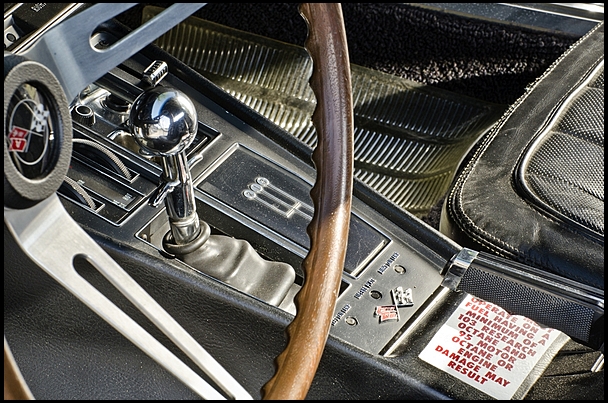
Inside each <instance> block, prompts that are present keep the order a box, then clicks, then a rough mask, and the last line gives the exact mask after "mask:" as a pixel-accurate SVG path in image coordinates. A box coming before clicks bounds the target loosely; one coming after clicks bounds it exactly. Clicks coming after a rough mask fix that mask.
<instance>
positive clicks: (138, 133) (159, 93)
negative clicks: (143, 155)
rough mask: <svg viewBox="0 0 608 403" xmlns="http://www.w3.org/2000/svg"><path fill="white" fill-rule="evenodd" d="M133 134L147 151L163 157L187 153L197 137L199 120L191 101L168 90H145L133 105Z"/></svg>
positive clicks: (131, 117) (170, 89)
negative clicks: (187, 149) (186, 150)
mask: <svg viewBox="0 0 608 403" xmlns="http://www.w3.org/2000/svg"><path fill="white" fill-rule="evenodd" d="M129 122H130V126H131V133H133V136H135V140H136V141H137V143H138V144H139V145H140V147H142V148H143V149H144V151H146V152H148V153H150V154H153V155H160V156H167V155H176V154H179V153H180V152H182V151H184V150H185V149H186V148H188V146H190V144H192V141H194V137H195V136H196V130H197V127H198V120H197V117H196V109H195V108H194V105H193V104H192V101H190V99H189V98H188V97H187V96H186V95H185V94H183V93H182V92H180V91H178V90H176V89H173V88H167V87H155V88H152V89H149V90H147V91H144V92H143V93H142V94H141V95H139V96H138V97H137V98H136V99H135V101H134V102H133V106H132V108H131V114H130V116H129Z"/></svg>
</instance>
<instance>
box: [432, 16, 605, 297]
mask: <svg viewBox="0 0 608 403" xmlns="http://www.w3.org/2000/svg"><path fill="white" fill-rule="evenodd" d="M603 62H604V24H603V23H600V24H598V26H596V27H595V28H594V29H593V30H592V31H591V32H590V33H589V34H587V35H586V36H584V37H583V38H581V40H579V41H578V42H577V43H576V44H574V45H573V46H572V47H571V48H570V49H569V50H568V51H567V52H565V53H564V55H563V56H562V57H560V59H558V60H557V61H556V62H555V63H554V64H553V65H552V66H551V67H550V68H549V69H548V70H547V72H545V74H543V75H542V76H541V77H540V78H539V79H538V80H537V81H536V82H535V83H534V84H533V85H532V86H530V88H529V89H528V90H527V91H526V93H525V94H524V95H523V96H522V97H521V98H520V99H519V100H518V101H517V102H516V103H515V104H514V105H513V106H512V107H511V108H509V110H508V111H507V113H506V114H505V115H504V116H503V117H502V118H501V119H500V120H499V122H498V123H497V124H496V125H495V126H494V128H493V129H492V130H491V131H490V132H489V133H488V134H487V135H486V136H485V137H484V139H483V140H482V142H481V143H480V145H479V147H478V148H477V149H476V151H475V152H474V153H473V154H472V156H471V157H470V158H469V159H468V160H467V161H465V163H464V165H463V169H462V171H461V173H460V174H459V176H458V177H457V178H456V179H455V181H454V183H453V186H452V189H451V191H450V193H449V195H448V197H447V198H446V202H445V204H444V208H443V211H442V217H441V222H440V230H441V232H443V233H444V234H446V235H448V236H449V237H450V238H452V239H454V240H456V241H457V242H459V243H460V244H461V245H463V246H468V247H471V248H477V249H481V250H486V251H489V252H492V253H495V254H498V255H501V256H505V257H508V258H511V259H514V260H517V261H519V262H523V263H526V264H529V265H531V266H535V267H538V268H541V269H544V270H547V271H549V272H551V273H554V274H558V275H561V276H564V277H567V278H570V279H572V280H576V281H579V282H581V283H584V284H587V285H591V286H594V287H597V288H600V289H604V68H603Z"/></svg>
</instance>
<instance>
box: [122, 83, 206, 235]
mask: <svg viewBox="0 0 608 403" xmlns="http://www.w3.org/2000/svg"><path fill="white" fill-rule="evenodd" d="M129 125H130V129H131V133H132V134H133V136H134V137H135V141H136V142H137V143H138V144H139V146H140V147H141V148H142V150H143V151H144V152H145V153H146V154H152V155H156V156H160V157H161V158H160V160H161V165H162V169H163V178H162V182H163V183H161V186H160V187H159V189H158V191H157V192H155V193H154V194H153V196H152V197H151V198H150V204H152V205H153V206H155V207H156V206H157V205H159V204H160V203H161V202H162V201H163V200H164V201H165V206H166V207H167V215H168V216H169V226H170V228H171V234H172V236H173V241H174V242H175V243H176V244H177V245H185V244H188V243H190V242H192V241H194V240H196V239H197V238H198V236H199V234H200V232H201V231H200V222H199V221H200V220H199V218H198V215H197V214H196V204H195V200H194V189H193V186H192V177H191V174H190V170H189V168H188V159H187V157H186V149H187V148H188V146H190V144H192V141H194V138H195V137H196V131H197V127H198V119H197V115H196V109H195V108H194V105H193V104H192V101H190V99H189V98H188V97H187V96H186V95H185V94H183V93H182V92H180V91H178V90H176V89H173V88H167V87H154V88H151V89H148V90H146V91H144V92H143V93H142V94H140V95H139V96H138V97H137V98H136V99H135V101H134V102H133V106H132V107H131V112H130V115H129Z"/></svg>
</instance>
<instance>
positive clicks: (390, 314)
mask: <svg viewBox="0 0 608 403" xmlns="http://www.w3.org/2000/svg"><path fill="white" fill-rule="evenodd" d="M374 316H378V317H379V318H380V319H379V320H380V323H382V322H387V321H399V309H398V308H397V306H396V305H382V306H377V307H376V310H375V311H374Z"/></svg>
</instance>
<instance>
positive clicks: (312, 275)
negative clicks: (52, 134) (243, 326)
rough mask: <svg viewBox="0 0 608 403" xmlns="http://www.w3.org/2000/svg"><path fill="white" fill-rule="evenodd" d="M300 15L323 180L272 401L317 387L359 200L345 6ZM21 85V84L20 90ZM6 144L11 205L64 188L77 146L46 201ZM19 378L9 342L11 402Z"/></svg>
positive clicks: (320, 6) (307, 8)
mask: <svg viewBox="0 0 608 403" xmlns="http://www.w3.org/2000/svg"><path fill="white" fill-rule="evenodd" d="M300 12H301V14H302V16H303V17H304V18H305V19H306V20H307V22H308V26H309V35H308V39H307V41H306V45H305V46H306V48H307V50H308V51H309V53H310V55H311V57H312V59H313V73H312V76H311V79H310V84H311V87H312V89H313V91H314V93H315V95H316V98H317V107H316V109H315V112H314V114H313V117H312V119H313V123H314V126H315V128H316V132H317V138H318V141H317V146H316V148H315V150H314V152H313V157H312V158H313V162H314V164H315V167H316V170H317V179H316V182H315V185H314V187H313V188H312V191H311V197H312V199H313V204H314V215H313V218H312V221H311V223H310V225H309V226H308V228H307V232H308V235H309V237H310V241H311V242H310V250H309V253H308V255H307V256H306V258H305V259H304V262H303V270H304V274H305V281H304V284H303V286H302V289H301V290H300V292H299V293H298V294H297V296H296V299H295V304H296V308H297V314H296V316H295V318H294V320H293V322H292V323H291V324H290V325H289V326H288V328H287V334H288V337H289V340H288V343H287V346H286V348H285V350H284V351H283V353H281V354H280V355H279V356H278V357H277V360H276V363H277V370H276V373H275V375H274V376H273V377H272V379H270V380H269V381H268V383H267V384H266V385H265V386H264V390H263V392H264V398H266V399H303V398H305V397H306V394H307V392H308V389H309V388H310V385H311V383H312V380H313V378H314V375H315V373H316V370H317V368H318V365H319V362H320V359H321V355H322V353H323V349H324V347H325V343H326V341H327V337H328V334H329V327H330V323H331V318H332V315H333V312H334V308H335V303H336V299H337V297H338V290H339V285H340V280H341V273H342V270H343V267H344V259H345V255H346V247H347V239H348V229H349V223H350V211H351V201H352V183H353V111H352V94H351V80H350V64H349V58H348V49H347V45H346V34H345V29H344V21H343V16H342V9H341V6H340V4H339V3H305V4H302V5H301V7H300ZM21 70H23V68H21ZM51 75H52V74H51ZM51 78H52V77H51ZM17 81H18V80H16V84H15V85H17V84H19V85H20V83H19V82H17ZM51 81H53V82H56V80H51ZM56 84H57V85H58V84H59V83H56ZM59 89H60V88H59ZM53 92H56V91H53ZM59 92H62V91H59ZM67 92H68V96H69V95H71V94H70V91H67ZM60 98H63V101H62V105H59V109H63V112H62V113H61V121H65V122H64V126H65V128H59V127H58V128H57V130H58V132H60V133H62V135H63V136H65V139H66V140H67V143H68V146H71V144H69V143H70V141H69V140H71V122H70V121H69V118H68V117H67V101H66V100H65V97H60ZM5 101H6V58H5ZM5 120H6V102H5ZM64 129H65V130H64ZM5 138H7V132H6V124H5ZM6 144H7V143H6V141H5V206H9V207H11V208H15V209H18V208H23V206H24V205H21V207H19V206H18V205H19V204H20V203H22V202H24V203H26V204H25V206H26V207H29V206H31V205H36V204H37V203H39V202H43V199H45V200H46V199H47V198H49V194H51V193H52V194H53V195H54V191H55V190H56V189H55V187H57V188H58V187H59V185H60V184H61V180H57V178H60V179H61V178H63V177H64V176H65V173H67V168H68V164H67V162H68V161H69V158H70V154H71V147H66V145H65V144H64V145H63V147H62V148H61V149H59V148H57V147H55V149H54V151H53V152H54V153H56V154H57V155H58V156H56V157H55V158H54V161H55V167H54V168H53V167H45V168H44V170H42V174H43V176H44V175H47V177H48V179H49V180H48V181H47V182H49V183H50V184H49V185H48V186H45V187H44V190H45V194H44V195H42V196H41V195H40V194H38V193H39V192H38V193H36V191H33V190H32V189H33V185H32V183H30V182H32V180H29V178H27V177H24V176H25V175H24V173H23V172H21V171H19V169H12V168H14V164H13V163H12V162H11V161H12V160H11V159H10V158H8V159H7V145H6ZM45 149H46V148H45ZM7 162H8V163H9V167H10V168H11V169H10V170H9V171H10V177H9V178H8V182H9V183H8V185H10V186H8V189H9V190H10V192H9V193H10V197H11V200H13V201H14V202H11V204H7V203H6V200H7V198H6V195H7ZM36 180H39V178H37V179H36ZM22 182H24V183H26V184H27V185H28V187H27V188H26V189H25V191H22V190H23V189H22V188H23V187H22V186H20V185H21V184H22ZM51 185H52V186H51ZM6 221H7V212H6V208H5V222H6ZM9 221H10V220H9ZM115 285H116V284H115ZM83 292H84V291H83ZM7 351H8V356H9V360H8V362H7ZM7 365H8V367H7ZM7 368H8V370H7ZM10 374H17V375H13V376H10ZM18 374H19V371H18V369H17V368H16V364H15V363H14V362H12V361H11V360H10V350H8V346H7V344H6V341H5V398H6V397H7V391H8V392H9V396H10V393H11V391H12V393H13V394H12V396H27V394H26V393H25V394H24V393H23V389H24V388H27V386H26V385H23V384H20V383H19V380H20V378H19V376H18Z"/></svg>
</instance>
